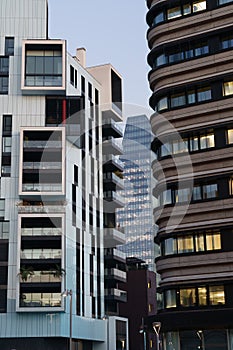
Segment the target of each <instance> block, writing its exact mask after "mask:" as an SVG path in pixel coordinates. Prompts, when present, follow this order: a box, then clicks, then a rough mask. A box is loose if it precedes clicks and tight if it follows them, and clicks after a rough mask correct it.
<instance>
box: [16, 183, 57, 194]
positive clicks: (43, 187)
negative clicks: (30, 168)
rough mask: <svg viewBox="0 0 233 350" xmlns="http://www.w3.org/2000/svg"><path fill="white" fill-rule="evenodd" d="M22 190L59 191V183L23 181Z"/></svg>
mask: <svg viewBox="0 0 233 350" xmlns="http://www.w3.org/2000/svg"><path fill="white" fill-rule="evenodd" d="M22 190H23V192H61V190H62V185H61V184H39V183H23V184H22Z"/></svg>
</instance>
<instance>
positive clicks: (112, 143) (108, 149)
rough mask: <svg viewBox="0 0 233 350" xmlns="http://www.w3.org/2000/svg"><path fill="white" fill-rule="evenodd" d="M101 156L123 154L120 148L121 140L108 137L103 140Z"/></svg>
mask: <svg viewBox="0 0 233 350" xmlns="http://www.w3.org/2000/svg"><path fill="white" fill-rule="evenodd" d="M102 147H103V154H114V155H116V154H123V148H122V139H121V138H114V137H112V136H111V137H108V138H107V139H106V140H103V144H102Z"/></svg>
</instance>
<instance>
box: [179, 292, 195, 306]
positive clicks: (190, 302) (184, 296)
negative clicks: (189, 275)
mask: <svg viewBox="0 0 233 350" xmlns="http://www.w3.org/2000/svg"><path fill="white" fill-rule="evenodd" d="M180 305H181V306H184V307H188V306H195V305H196V293H195V288H187V289H181V290H180Z"/></svg>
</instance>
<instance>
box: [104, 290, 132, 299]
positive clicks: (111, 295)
mask: <svg viewBox="0 0 233 350" xmlns="http://www.w3.org/2000/svg"><path fill="white" fill-rule="evenodd" d="M104 294H105V300H107V301H114V300H115V301H121V302H126V301H127V292H126V291H124V290H120V289H116V288H111V289H107V290H105V292H104Z"/></svg>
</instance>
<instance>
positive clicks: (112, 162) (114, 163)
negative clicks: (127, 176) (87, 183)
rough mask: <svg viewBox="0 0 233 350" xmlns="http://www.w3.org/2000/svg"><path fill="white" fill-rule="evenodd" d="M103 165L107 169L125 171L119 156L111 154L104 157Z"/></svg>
mask: <svg viewBox="0 0 233 350" xmlns="http://www.w3.org/2000/svg"><path fill="white" fill-rule="evenodd" d="M102 159H103V165H104V170H105V169H112V171H113V170H114V169H119V170H120V171H123V170H124V163H123V162H122V161H121V160H120V157H119V156H117V155H113V154H109V155H103V158H102Z"/></svg>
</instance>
